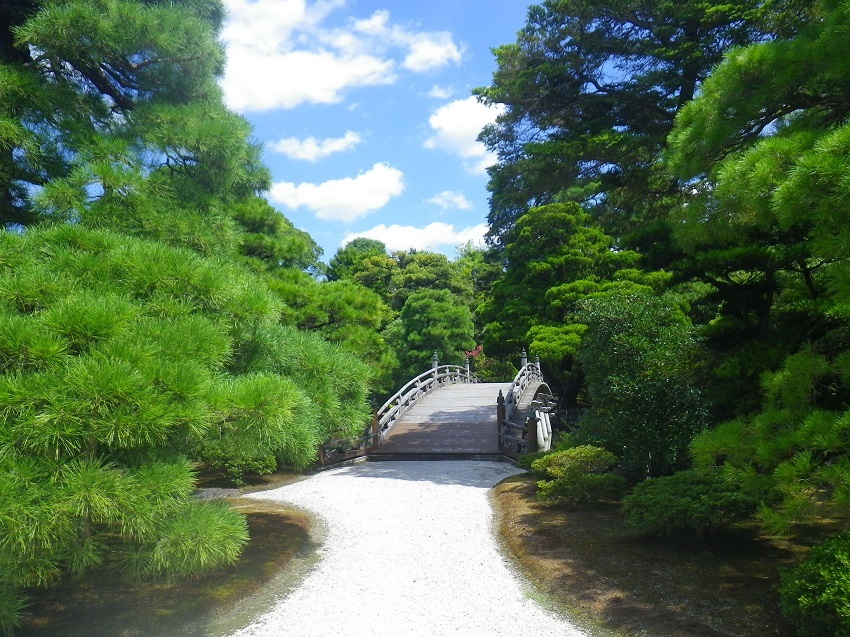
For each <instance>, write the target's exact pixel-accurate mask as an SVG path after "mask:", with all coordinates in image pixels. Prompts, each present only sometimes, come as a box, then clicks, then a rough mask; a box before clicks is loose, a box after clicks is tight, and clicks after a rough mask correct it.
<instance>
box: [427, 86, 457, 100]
mask: <svg viewBox="0 0 850 637" xmlns="http://www.w3.org/2000/svg"><path fill="white" fill-rule="evenodd" d="M454 94H455V90H454V87H452V86H440V85H439V84H434V86H433V87H432V88H431V90H430V91H428V97H433V98H434V99H437V100H447V99H449V98H450V97H451V96H452V95H454Z"/></svg>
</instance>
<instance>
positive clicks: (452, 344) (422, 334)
mask: <svg viewBox="0 0 850 637" xmlns="http://www.w3.org/2000/svg"><path fill="white" fill-rule="evenodd" d="M473 333H474V328H473V325H472V315H471V313H470V311H469V308H468V307H467V306H466V305H464V304H463V303H459V302H458V299H457V297H455V296H453V295H452V293H451V292H449V291H447V290H427V289H426V290H422V291H419V292H414V293H413V294H411V295H410V296H409V297H408V299H407V301H406V302H405V304H404V307H403V308H402V310H401V313H400V314H399V318H398V332H397V333H396V335H395V336H394V341H395V349H396V351H398V352H400V355H399V359H400V362H401V369H402V376H403V377H406V378H412V377H413V376H416V375H417V374H421V373H422V372H424V371H425V370H426V369H428V368H429V367H430V366H431V358H432V356H433V354H434V352H437V356H438V357H439V359H440V362H441V363H443V364H454V365H460V364H461V363H462V362H463V359H464V353H465V352H467V351H469V350H471V349H472V347H473V346H474V345H475V342H474V341H473V340H472V337H473Z"/></svg>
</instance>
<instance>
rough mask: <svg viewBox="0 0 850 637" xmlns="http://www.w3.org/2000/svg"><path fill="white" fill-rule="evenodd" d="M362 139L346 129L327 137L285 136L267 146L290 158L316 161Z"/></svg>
mask: <svg viewBox="0 0 850 637" xmlns="http://www.w3.org/2000/svg"><path fill="white" fill-rule="evenodd" d="M361 141H362V139H361V137H360V135H358V134H357V133H355V132H354V131H346V133H345V135H343V136H342V137H329V138H328V139H322V140H318V139H316V138H315V137H308V138H306V139H298V138H297V137H285V138H284V139H281V140H280V141H277V142H275V143H273V144H271V145H270V146H269V148H270V149H271V150H272V151H274V152H276V153H281V154H283V155H286V156H287V157H289V158H290V159H301V160H304V161H309V162H313V163H315V162H317V161H318V160H320V159H324V158H325V157H328V156H329V155H333V154H334V153H341V152H344V151H346V150H350V149H351V148H354V147H355V146H357V144H359V143H360V142H361Z"/></svg>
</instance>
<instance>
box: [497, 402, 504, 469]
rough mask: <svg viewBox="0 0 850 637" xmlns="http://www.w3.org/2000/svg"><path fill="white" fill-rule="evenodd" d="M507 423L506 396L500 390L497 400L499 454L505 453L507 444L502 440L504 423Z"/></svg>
mask: <svg viewBox="0 0 850 637" xmlns="http://www.w3.org/2000/svg"><path fill="white" fill-rule="evenodd" d="M504 421H505V395H504V394H503V393H502V390H501V389H500V390H499V396H498V397H497V398H496V438H497V440H498V441H499V453H502V452H504V450H505V444H504V440H503V439H502V423H503V422H504Z"/></svg>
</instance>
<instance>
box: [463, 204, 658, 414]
mask: <svg viewBox="0 0 850 637" xmlns="http://www.w3.org/2000/svg"><path fill="white" fill-rule="evenodd" d="M504 241H505V251H504V252H505V257H506V259H507V268H506V270H505V274H504V276H503V277H502V278H501V279H500V280H498V281H497V282H496V283H494V285H493V288H492V294H491V296H490V298H489V299H487V300H486V301H485V302H484V303H483V304H482V306H481V308H480V310H479V312H480V315H481V318H482V320H483V321H484V332H483V334H484V350H485V352H486V353H487V354H488V355H491V356H496V357H503V358H507V357H510V356H515V355H516V354H518V353H519V350H520V349H522V348H523V347H529V352H530V353H531V354H532V355H537V356H540V360H541V361H542V363H543V364H544V366H545V372H546V374H547V378H550V379H552V380H553V382H554V381H560V383H561V387H559V388H558V391H559V393H561V394H564V395H565V397H566V400H567V402H568V403H569V404H573V403H574V402H575V400H576V394H577V391H578V380H579V378H580V373H579V372H578V371H577V370H576V369H575V365H574V361H575V356H576V354H577V352H578V348H579V345H580V343H581V335H582V333H583V332H584V329H585V325H584V324H583V322H582V321H581V320H580V319H579V318H578V316H577V313H578V311H579V309H580V304H581V301H582V300H583V299H584V298H586V297H588V296H604V295H608V294H614V293H616V292H618V291H620V292H622V291H626V290H629V291H631V290H635V291H639V290H649V289H651V288H650V287H649V278H648V277H647V276H645V275H643V274H641V273H639V272H637V271H636V270H634V267H633V266H634V265H635V263H636V261H637V259H638V255H637V254H636V253H634V252H630V251H627V250H621V251H614V250H612V249H611V247H612V245H613V240H612V239H611V238H610V237H608V236H607V235H605V234H604V233H603V232H602V230H601V228H600V227H599V226H598V225H597V224H595V223H593V222H592V221H591V219H590V216H589V215H588V214H587V213H586V212H584V211H583V210H582V209H581V208H580V207H579V206H578V205H577V204H550V205H546V206H539V207H536V208H532V209H531V210H530V211H529V212H528V213H527V214H525V215H523V216H521V217H520V218H519V219H518V220H517V221H516V223H515V225H514V227H513V228H512V229H511V230H510V232H508V233H507V234H506V235H505V237H504Z"/></svg>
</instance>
